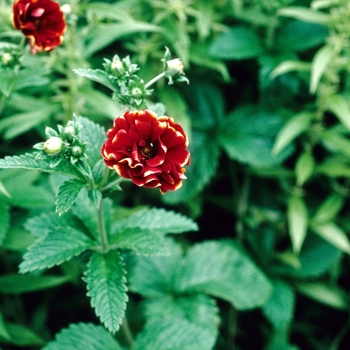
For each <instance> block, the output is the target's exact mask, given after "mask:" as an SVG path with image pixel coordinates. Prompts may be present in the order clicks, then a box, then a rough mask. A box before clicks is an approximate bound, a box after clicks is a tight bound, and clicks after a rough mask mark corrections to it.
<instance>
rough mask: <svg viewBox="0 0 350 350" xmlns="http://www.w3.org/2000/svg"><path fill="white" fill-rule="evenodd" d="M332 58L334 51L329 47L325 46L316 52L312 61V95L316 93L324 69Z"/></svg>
mask: <svg viewBox="0 0 350 350" xmlns="http://www.w3.org/2000/svg"><path fill="white" fill-rule="evenodd" d="M334 56H335V49H334V47H333V46H330V45H325V46H323V47H322V48H321V49H319V50H318V51H317V53H316V55H315V57H314V59H313V60H312V66H311V80H310V93H312V94H314V93H315V92H316V90H317V87H318V84H319V82H320V80H321V77H322V75H323V73H324V72H325V70H326V68H327V67H328V66H329V64H330V62H331V61H332V60H333V59H334Z"/></svg>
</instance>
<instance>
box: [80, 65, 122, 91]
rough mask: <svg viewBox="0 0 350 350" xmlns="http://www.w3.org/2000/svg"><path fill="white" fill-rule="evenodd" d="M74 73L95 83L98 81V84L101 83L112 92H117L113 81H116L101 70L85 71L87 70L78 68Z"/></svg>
mask: <svg viewBox="0 0 350 350" xmlns="http://www.w3.org/2000/svg"><path fill="white" fill-rule="evenodd" d="M73 72H74V73H76V74H78V75H80V76H82V77H85V78H88V79H91V80H93V81H96V82H97V83H100V84H102V85H104V86H106V87H108V88H109V89H111V90H112V91H116V90H117V89H116V87H115V86H114V84H113V80H114V79H115V78H114V77H113V76H112V75H110V74H108V73H107V72H105V71H103V70H101V69H85V68H76V69H73Z"/></svg>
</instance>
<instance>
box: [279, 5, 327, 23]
mask: <svg viewBox="0 0 350 350" xmlns="http://www.w3.org/2000/svg"><path fill="white" fill-rule="evenodd" d="M277 14H278V15H279V16H286V17H292V18H295V19H298V20H300V21H304V22H309V23H318V24H323V25H327V24H328V23H329V22H330V20H331V16H330V15H329V14H325V13H324V12H320V11H315V10H311V9H309V8H307V7H301V6H294V7H292V6H291V7H283V8H281V9H279V10H278V12H277Z"/></svg>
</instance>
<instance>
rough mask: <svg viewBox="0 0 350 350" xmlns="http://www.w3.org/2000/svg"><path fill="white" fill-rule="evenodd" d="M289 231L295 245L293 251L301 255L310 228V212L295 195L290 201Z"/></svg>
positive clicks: (288, 212)
mask: <svg viewBox="0 0 350 350" xmlns="http://www.w3.org/2000/svg"><path fill="white" fill-rule="evenodd" d="M287 216H288V230H289V235H290V238H291V240H292V244H293V251H294V252H295V253H299V252H300V249H301V246H302V245H303V242H304V240H305V237H306V233H307V228H308V212H307V208H306V205H305V203H304V201H303V200H302V199H301V198H300V197H298V196H295V195H292V196H290V197H289V200H288V211H287Z"/></svg>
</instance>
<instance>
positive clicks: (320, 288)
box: [295, 282, 349, 310]
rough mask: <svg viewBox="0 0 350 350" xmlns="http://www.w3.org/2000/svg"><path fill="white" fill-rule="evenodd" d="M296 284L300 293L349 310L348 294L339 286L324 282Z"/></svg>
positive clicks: (337, 307)
mask: <svg viewBox="0 0 350 350" xmlns="http://www.w3.org/2000/svg"><path fill="white" fill-rule="evenodd" d="M295 286H296V288H297V290H298V291H299V292H300V293H302V294H304V295H306V296H308V297H310V298H312V299H314V300H316V301H318V302H321V303H323V304H326V305H328V306H331V307H334V308H336V309H341V310H348V308H349V298H348V296H347V294H346V293H345V291H344V290H342V289H340V288H339V287H337V286H331V285H327V284H325V283H322V282H299V283H296V284H295Z"/></svg>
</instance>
